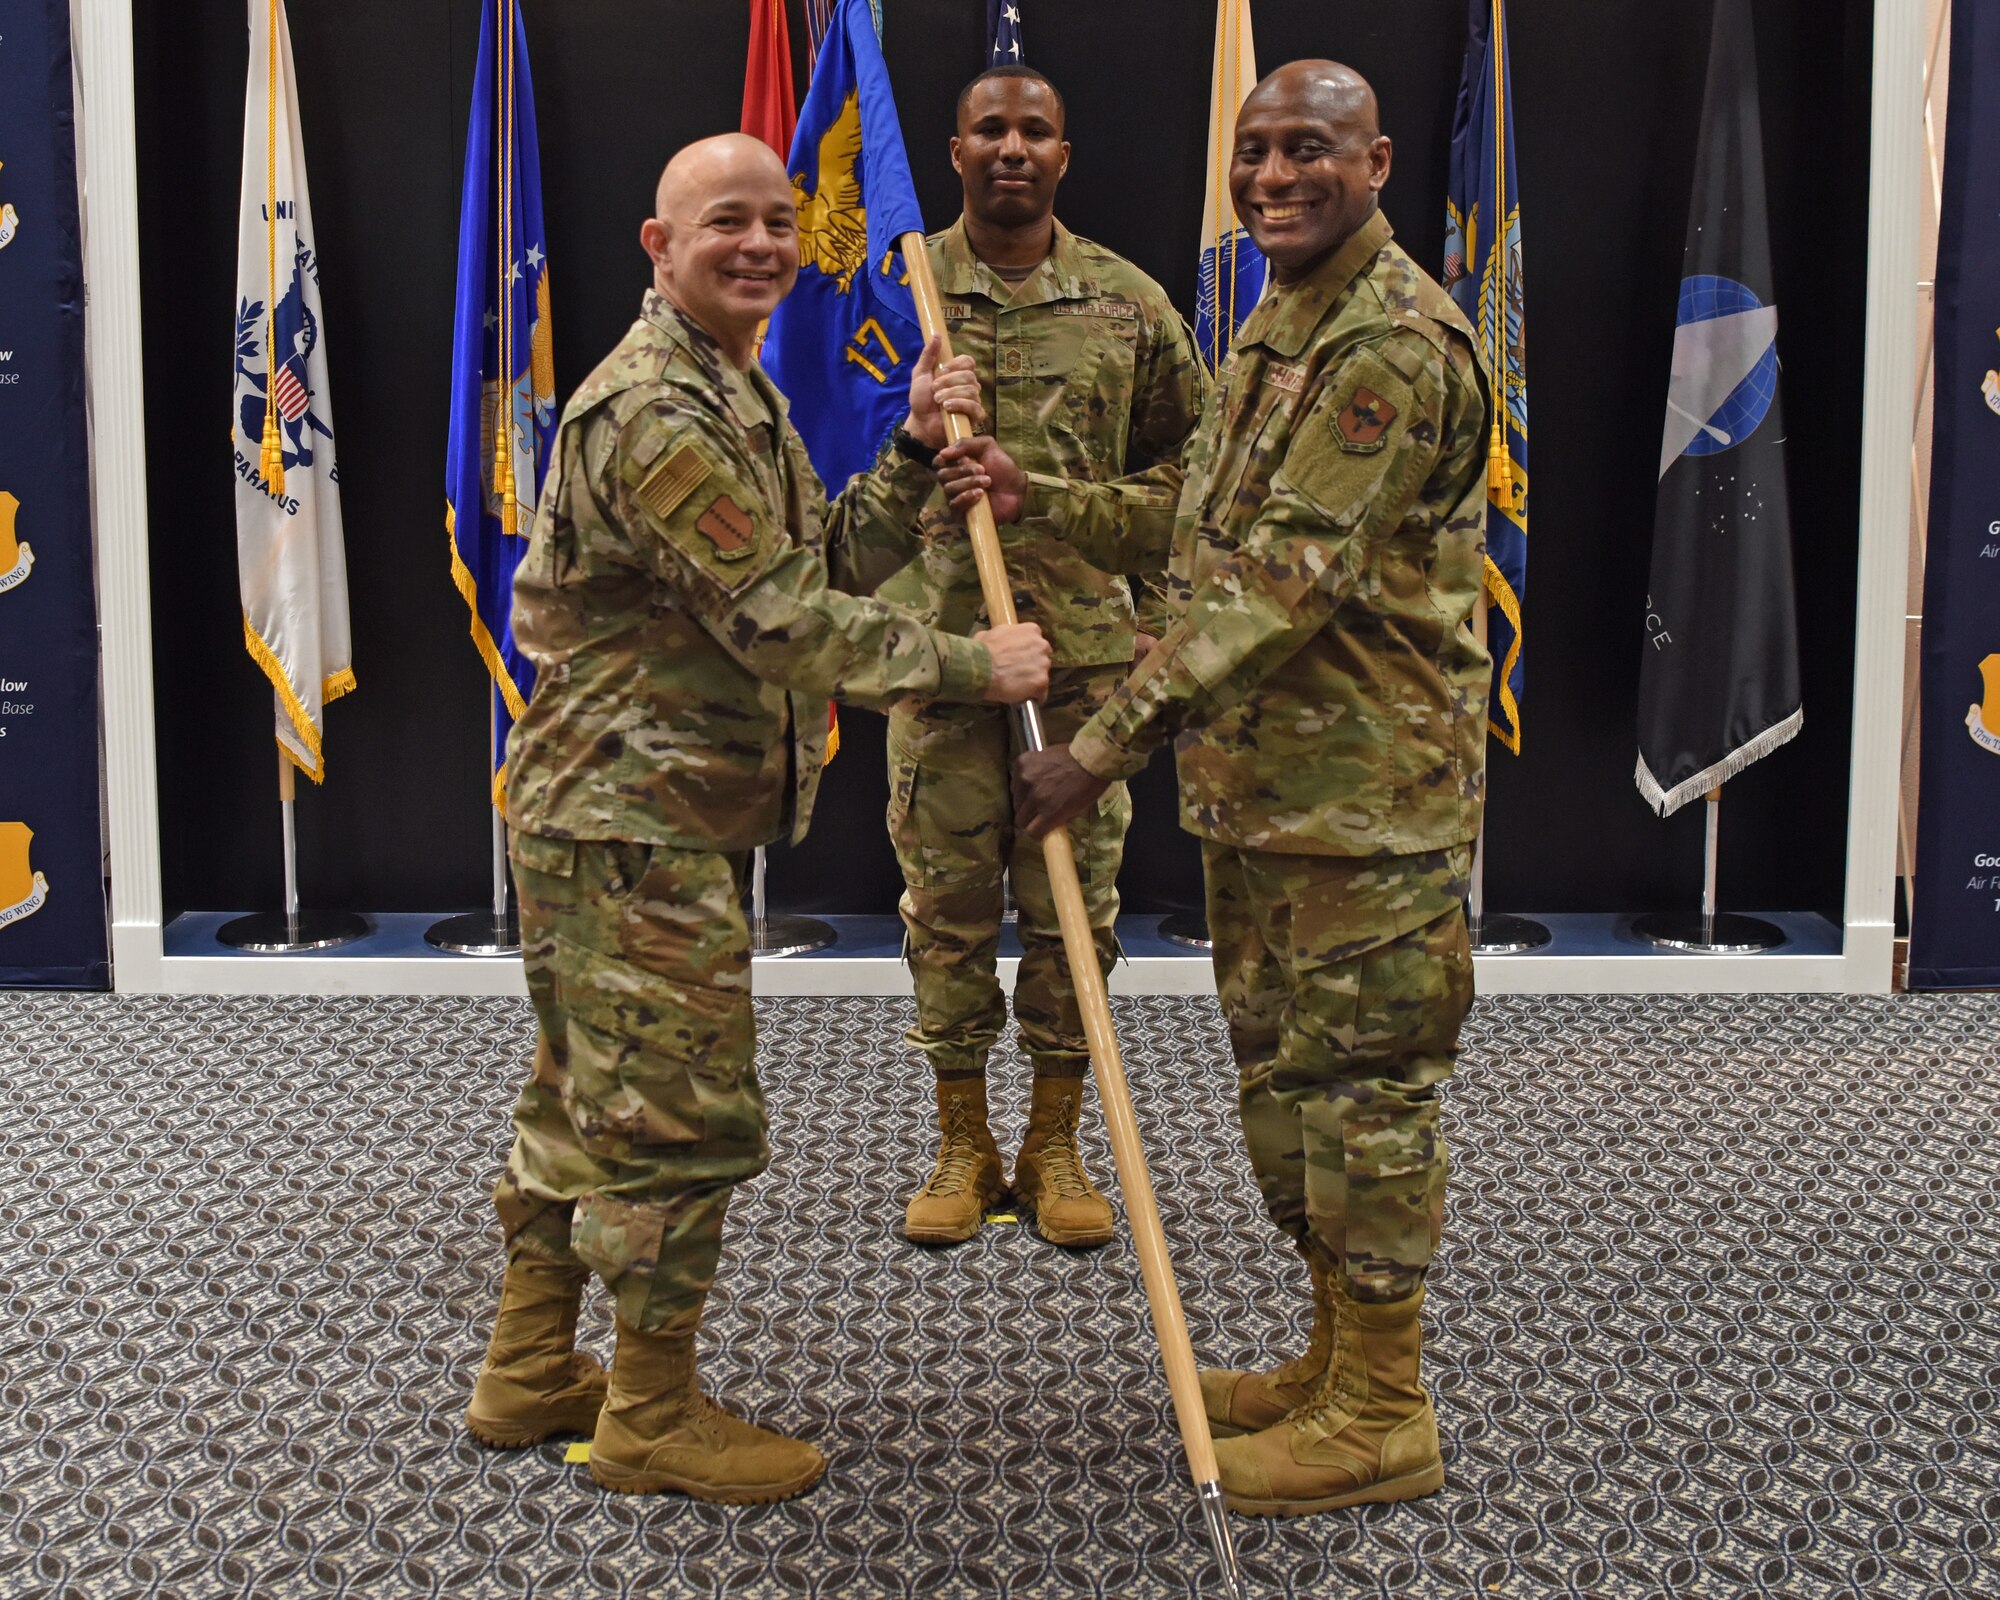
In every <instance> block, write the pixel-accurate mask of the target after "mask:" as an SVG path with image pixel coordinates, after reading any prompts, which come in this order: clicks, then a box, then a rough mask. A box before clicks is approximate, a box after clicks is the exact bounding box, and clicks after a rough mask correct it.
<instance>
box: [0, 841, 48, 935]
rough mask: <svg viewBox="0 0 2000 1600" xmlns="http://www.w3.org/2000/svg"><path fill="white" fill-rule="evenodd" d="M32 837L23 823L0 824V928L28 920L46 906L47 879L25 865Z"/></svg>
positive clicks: (27, 864)
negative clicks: (27, 918) (26, 918)
mask: <svg viewBox="0 0 2000 1600" xmlns="http://www.w3.org/2000/svg"><path fill="white" fill-rule="evenodd" d="M34 837H35V834H34V830H33V829H31V828H30V827H29V826H28V825H27V824H26V823H25V822H0V928H5V927H8V926H9V925H11V924H13V923H16V922H19V921H21V920H22V919H23V918H25V917H32V916H33V915H34V914H35V913H36V912H37V911H39V910H41V909H42V907H43V906H44V905H46V904H47V903H48V899H49V884H48V880H47V879H46V878H44V877H43V876H42V875H41V874H40V873H39V872H37V871H35V870H34V868H33V867H32V866H31V865H29V862H28V844H29V841H30V840H32V839H33V838H34Z"/></svg>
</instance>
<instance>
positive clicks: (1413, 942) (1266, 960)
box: [1202, 839, 1472, 1301]
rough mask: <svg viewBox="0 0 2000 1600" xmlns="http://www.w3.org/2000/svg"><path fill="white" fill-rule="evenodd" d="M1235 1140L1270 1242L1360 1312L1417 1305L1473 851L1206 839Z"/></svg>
mask: <svg viewBox="0 0 2000 1600" xmlns="http://www.w3.org/2000/svg"><path fill="white" fill-rule="evenodd" d="M1202 865H1203V869H1204V873H1205V876H1206V878H1207V887H1208V927H1209V933H1210V935H1211V936H1212V937H1213V939H1214V941H1215V980H1216V988H1217V991H1218V993H1219V996H1220V998H1221V1001H1222V1010H1223V1016H1224V1018H1225V1020H1226V1021H1227V1022H1228V1025H1229V1038H1230V1048H1231V1051H1232V1053H1233V1054H1234V1056H1235V1058H1236V1067H1237V1074H1238V1086H1239V1092H1240V1096H1241V1098H1240V1102H1239V1104H1240V1110H1241V1115H1242V1120H1243V1139H1244V1143H1245V1145H1246V1146H1247V1147H1248V1150H1249V1155H1250V1165H1251V1168H1252V1170H1253V1171H1254V1172H1255V1173H1256V1175H1257V1185H1258V1188H1259V1189H1260V1190H1262V1192H1263V1196H1264V1205H1265V1209H1266V1210H1267V1211H1268V1212H1269V1213H1270V1216H1271V1220H1272V1221H1273V1222H1274V1223H1275V1224H1276V1225H1277V1227H1278V1231H1279V1232H1281V1233H1283V1234H1284V1235H1285V1236H1286V1237H1287V1238H1289V1239H1290V1240H1291V1241H1292V1242H1293V1243H1294V1244H1295V1245H1296V1246H1297V1247H1298V1248H1299V1249H1300V1251H1301V1252H1303V1253H1306V1254H1308V1255H1317V1256H1318V1257H1319V1259H1320V1260H1322V1261H1323V1262H1325V1263H1326V1264H1327V1265H1328V1266H1329V1267H1335V1266H1340V1265H1344V1266H1345V1269H1346V1273H1347V1279H1348V1284H1349V1287H1350V1289H1351V1290H1352V1292H1353V1294H1354V1297H1355V1298H1356V1299H1357V1300H1367V1301H1384V1300H1401V1299H1403V1298H1404V1297H1406V1296H1408V1295H1410V1294H1413V1293H1415V1291H1416V1290H1417V1288H1418V1287H1419V1286H1420V1285H1421V1284H1422V1283H1423V1281H1424V1273H1425V1270H1426V1268H1427V1267H1428V1266H1429V1264H1430V1261H1431V1257H1432V1256H1433V1255H1434V1254H1435V1253H1436V1250H1437V1244H1438V1238H1439V1235H1440V1233H1441V1232H1442V1230H1443V1225H1444V1193H1445V1171H1446V1157H1445V1146H1444V1137H1443V1134H1442V1132H1441V1131H1440V1129H1439V1127H1438V1099H1437V1097H1438V1086H1439V1085H1440V1084H1441V1083H1443V1081H1444V1080H1445V1079H1446V1078H1447V1077H1449V1076H1450V1074H1451V1069H1452V1066H1453V1064H1454V1062H1455V1061H1456V1059H1457V1056H1458V1034H1459V1026H1460V1024H1461V1023H1462V1022H1463V1021H1464V1020H1465V1014H1466V1011H1467V1010H1468V1009H1469V1008H1470V1006H1471V1004H1472V950H1471V946H1470V943H1469V941H1468V939H1467V936H1466V927H1465V910H1464V906H1463V904H1462V900H1463V897H1464V894H1465V891H1466V887H1467V881H1468V874H1469V872H1470V870H1471V850H1470V847H1469V846H1464V845H1460V846H1456V847H1453V848H1451V849H1446V850H1436V851H1429V852H1425V853H1422V854H1417V855H1405V856H1376V857H1350V856H1323V855H1295V854H1277V853H1273V852H1270V851H1263V850H1239V849H1236V848H1234V847H1232V846H1229V845H1224V844H1219V843H1216V842H1215V841H1213V840H1207V839H1205V840H1203V841H1202Z"/></svg>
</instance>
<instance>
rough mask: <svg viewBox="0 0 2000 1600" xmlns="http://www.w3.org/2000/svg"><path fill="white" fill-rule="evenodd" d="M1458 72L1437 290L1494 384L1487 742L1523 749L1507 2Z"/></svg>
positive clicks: (1523, 485) (1488, 12) (1473, 32)
mask: <svg viewBox="0 0 2000 1600" xmlns="http://www.w3.org/2000/svg"><path fill="white" fill-rule="evenodd" d="M1470 9H1471V23H1470V26H1469V28H1468V31H1467V37H1466V44H1465V74H1464V76H1463V77H1462V78H1461V79H1460V80H1459V85H1458V107H1457V110H1456V111H1455V112H1454V114H1453V117H1452V129H1451V181H1450V185H1449V188H1448V189H1447V191H1446V193H1447V198H1446V200H1445V244H1444V286H1445V288H1446V289H1447V290H1449V291H1450V293H1451V297H1452V299H1453V300H1455V301H1457V302H1458V308H1459V310H1461V311H1463V312H1464V313H1465V316H1466V320H1467V321H1468V322H1470V323H1471V324H1472V326H1473V328H1474V330H1475V331H1476V332H1477V334H1478V337H1479V355H1480V365H1481V366H1483V367H1484V368H1485V369H1486V375H1487V379H1488V381H1489V382H1491V384H1492V385H1493V400H1494V407H1493V410H1494V415H1493V434H1492V440H1491V442H1490V444H1489V446H1488V450H1487V472H1486V500H1487V508H1486V594H1487V598H1488V599H1489V600H1490V601H1491V602H1492V606H1491V609H1490V610H1489V611H1488V613H1487V624H1486V626H1487V640H1488V642H1489V643H1490V645H1491V646H1492V650H1493V660H1494V671H1493V698H1492V700H1491V702H1490V703H1489V706H1488V710H1487V720H1488V725H1489V726H1490V727H1491V728H1492V730H1493V736H1494V737H1495V738H1496V739H1498V740H1499V741H1500V742H1501V743H1502V744H1504V745H1505V746H1506V747H1507V748H1508V749H1509V750H1512V751H1513V752H1514V754H1516V755H1519V754H1520V753H1521V700H1522V697H1523V694H1524V693H1525V678H1526V672H1525V668H1524V665H1523V658H1522V653H1521V635H1522V623H1521V602H1522V601H1523V600H1524V599H1525V598H1526V597H1527V592H1528V350H1527V286H1526V280H1525V279H1524V278H1523V277H1522V275H1521V201H1520V196H1519V194H1518V193H1517V192H1516V190H1515V187H1514V85H1513V72H1512V68H1511V61H1510V58H1509V55H1508V51H1507V12H1506V4H1505V0H1471V8H1470Z"/></svg>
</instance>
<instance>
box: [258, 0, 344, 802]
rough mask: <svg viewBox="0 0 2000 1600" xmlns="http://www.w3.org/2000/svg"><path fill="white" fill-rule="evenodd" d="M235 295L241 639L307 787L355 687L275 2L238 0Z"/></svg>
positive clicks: (310, 255)
mask: <svg viewBox="0 0 2000 1600" xmlns="http://www.w3.org/2000/svg"><path fill="white" fill-rule="evenodd" d="M236 285H237V287H236V392H235V397H234V399H235V403H234V405H233V406H232V408H231V410H232V413H233V417H232V423H233V429H232V431H233V432H234V434H235V440H234V443H235V450H236V465H235V471H236V561H237V568H238V572H239V578H240V582H241V586H242V595H243V642H244V644H245V646H246V647H247V648H248V649H249V651H250V655H251V658H252V659H253V660H254V661H255V662H256V663H257V665H258V666H260V667H261V668H263V670H264V674H265V676H266V677H268V678H269V679H270V680H271V688H272V690H273V692H274V693H275V695H276V700H277V734H278V743H279V745H280V746H281V747H283V749H284V751H285V753H286V754H287V755H289V756H290V757H291V759H292V760H293V761H294V762H296V763H297V764H298V765H299V766H300V767H301V768H302V769H303V770H304V771H305V772H306V773H307V774H309V775H310V776H311V777H312V779H313V780H314V781H315V782H318V781H319V780H320V779H322V778H323V777H325V775H326V763H325V761H324V760H323V758H322V756H321V751H320V742H321V738H322V736H323V734H324V732H325V722H324V717H325V710H326V704H327V702H328V701H330V700H334V699H337V698H338V697H339V696H341V695H343V694H345V693H346V692H347V691H348V690H350V689H352V688H353V687H354V671H353V660H352V652H351V648H350V643H349V638H348V628H347V557H346V552H345V548H344V545H343V543H342V539H341V531H340V472H339V469H338V468H337V467H336V466H335V465H334V455H333V398H332V392H331V388H330V386H329V385H328V383H327V376H326V336H325V324H324V323H323V322H322V320H321V318H320V308H319V257H318V255H316V254H315V253H314V248H313V227H312V206H311V203H310V202H309V201H308V200H307V198H306V160H305V149H304V146H303V145H302V144H301V142H300V139H299V121H298V90H297V85H296V82H295V80H294V78H293V76H292V41H291V34H290V31H289V30H288V29H287V27H286V26H285V7H284V4H283V0H250V86H249V92H248V95H247V98H246V104H245V108H244V114H243V201H242V214H241V216H240V218H239V227H238V232H237V246H236Z"/></svg>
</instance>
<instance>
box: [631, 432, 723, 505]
mask: <svg viewBox="0 0 2000 1600" xmlns="http://www.w3.org/2000/svg"><path fill="white" fill-rule="evenodd" d="M707 476H708V463H707V462H706V461H704V460H703V459H702V458H701V454H700V452H699V451H697V450H696V449H695V448H694V446H692V445H682V446H681V447H680V449H678V450H676V451H675V452H674V453H673V454H672V455H670V456H668V457H667V459H666V460H664V461H662V462H661V463H660V464H659V465H658V466H657V467H655V468H654V469H653V470H652V471H651V472H650V473H648V474H647V475H646V477H645V479H644V481H642V482H641V483H640V485H639V488H638V495H639V498H640V500H641V501H643V502H644V503H645V506H646V509H647V510H648V511H650V512H652V513H653V515H654V516H656V517H660V518H662V519H665V518H667V517H670V516H672V515H673V514H674V508H675V507H676V506H678V505H679V504H680V503H681V502H682V501H683V500H685V499H686V498H687V497H688V496H689V495H691V494H693V493H694V492H695V490H697V489H699V488H700V487H701V482H702V479H704V478H706V477H707Z"/></svg>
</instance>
